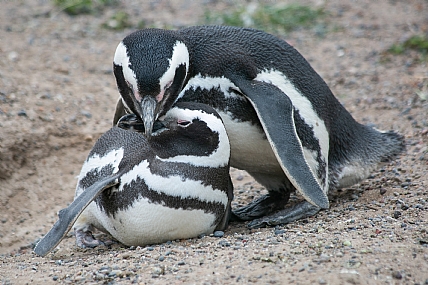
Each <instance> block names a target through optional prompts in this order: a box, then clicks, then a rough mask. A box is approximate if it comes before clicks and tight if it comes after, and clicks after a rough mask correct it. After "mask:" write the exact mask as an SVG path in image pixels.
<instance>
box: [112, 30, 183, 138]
mask: <svg viewBox="0 0 428 285" xmlns="http://www.w3.org/2000/svg"><path fill="white" fill-rule="evenodd" d="M189 57H190V56H189V49H188V48H187V46H186V43H185V41H184V40H183V39H181V38H179V37H178V36H177V35H176V34H174V33H173V32H172V31H166V30H160V29H146V30H140V31H136V32H134V33H132V34H130V35H128V36H127V37H125V38H124V39H123V41H122V42H120V43H119V45H118V46H117V48H116V52H115V55H114V60H113V70H114V75H115V77H116V83H117V86H118V89H119V92H120V94H121V97H122V100H123V103H124V105H125V107H126V108H128V109H129V110H130V111H131V112H132V113H134V114H136V115H137V116H138V117H140V118H141V120H142V121H143V123H144V128H145V130H146V131H145V134H146V135H147V136H150V135H151V131H149V130H152V126H153V123H154V121H155V120H156V119H157V117H158V116H162V115H163V114H164V113H165V112H166V111H167V110H168V109H169V108H170V107H171V106H172V104H173V103H174V102H175V100H176V99H177V97H178V94H179V93H180V91H181V89H182V87H183V85H184V82H185V81H186V77H187V74H188V72H189V67H190V61H189Z"/></svg>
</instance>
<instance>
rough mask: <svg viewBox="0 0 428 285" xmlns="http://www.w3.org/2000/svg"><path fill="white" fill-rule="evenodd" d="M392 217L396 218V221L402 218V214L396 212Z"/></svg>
mask: <svg viewBox="0 0 428 285" xmlns="http://www.w3.org/2000/svg"><path fill="white" fill-rule="evenodd" d="M392 216H393V217H394V219H398V218H399V217H400V216H401V212H400V211H394V214H393V215H392Z"/></svg>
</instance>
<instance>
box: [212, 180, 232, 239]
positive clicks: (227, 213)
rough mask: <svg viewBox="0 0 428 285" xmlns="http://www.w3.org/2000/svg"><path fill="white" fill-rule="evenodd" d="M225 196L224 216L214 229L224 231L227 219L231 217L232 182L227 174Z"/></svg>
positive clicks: (227, 222) (227, 223)
mask: <svg viewBox="0 0 428 285" xmlns="http://www.w3.org/2000/svg"><path fill="white" fill-rule="evenodd" d="M227 197H228V200H229V201H228V202H227V206H226V211H225V212H224V216H223V218H222V219H221V221H220V223H218V225H217V227H216V228H215V230H216V231H224V230H225V229H226V228H227V226H228V225H229V221H230V220H231V218H232V214H233V213H232V200H233V183H232V179H231V178H230V176H229V186H228V189H227Z"/></svg>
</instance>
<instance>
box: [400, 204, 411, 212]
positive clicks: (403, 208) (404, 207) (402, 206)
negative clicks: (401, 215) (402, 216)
mask: <svg viewBox="0 0 428 285" xmlns="http://www.w3.org/2000/svg"><path fill="white" fill-rule="evenodd" d="M407 209H409V206H407V205H406V204H403V205H401V210H403V211H405V210H407Z"/></svg>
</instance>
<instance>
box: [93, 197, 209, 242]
mask: <svg viewBox="0 0 428 285" xmlns="http://www.w3.org/2000/svg"><path fill="white" fill-rule="evenodd" d="M89 207H91V208H90V209H88V210H89V211H90V212H92V216H94V217H96V221H92V223H93V224H94V226H95V227H96V228H98V229H104V231H106V232H108V233H109V234H110V235H111V236H112V237H114V238H115V239H117V240H118V241H120V242H121V243H123V244H125V245H128V246H133V245H134V246H143V245H147V244H154V243H162V242H166V241H168V240H175V239H186V238H192V237H195V236H198V235H200V234H210V233H212V232H213V231H214V228H215V226H216V225H215V220H216V216H215V215H214V214H213V213H205V212H204V211H203V210H200V209H194V210H187V209H186V210H185V209H174V208H169V207H166V206H164V205H162V204H155V203H152V202H150V200H149V199H147V198H141V199H138V200H137V201H135V202H134V203H133V205H132V206H130V207H128V208H127V209H126V210H119V211H118V212H116V214H115V215H114V217H112V216H109V215H108V214H106V212H104V211H102V210H100V208H98V207H97V206H96V205H95V203H92V205H90V206H88V208H89Z"/></svg>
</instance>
